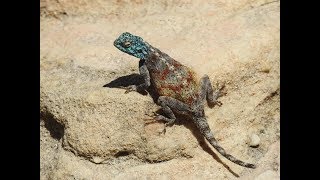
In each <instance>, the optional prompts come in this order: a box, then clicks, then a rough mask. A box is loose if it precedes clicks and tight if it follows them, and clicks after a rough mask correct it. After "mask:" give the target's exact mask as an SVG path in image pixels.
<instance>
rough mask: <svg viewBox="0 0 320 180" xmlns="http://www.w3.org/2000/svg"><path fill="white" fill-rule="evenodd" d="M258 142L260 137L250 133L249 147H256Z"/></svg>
mask: <svg viewBox="0 0 320 180" xmlns="http://www.w3.org/2000/svg"><path fill="white" fill-rule="evenodd" d="M259 143H260V138H259V136H258V135H256V134H252V135H251V137H250V146H251V147H258V146H259Z"/></svg>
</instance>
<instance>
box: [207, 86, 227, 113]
mask: <svg viewBox="0 0 320 180" xmlns="http://www.w3.org/2000/svg"><path fill="white" fill-rule="evenodd" d="M215 87H216V90H215V92H213V100H212V101H208V105H209V107H210V108H212V107H214V106H215V105H217V106H219V107H220V106H221V105H222V102H221V101H218V100H217V99H218V98H219V97H222V96H224V95H226V94H227V92H226V90H225V87H226V86H225V84H224V83H223V84H222V85H221V84H219V83H217V84H216V86H215Z"/></svg>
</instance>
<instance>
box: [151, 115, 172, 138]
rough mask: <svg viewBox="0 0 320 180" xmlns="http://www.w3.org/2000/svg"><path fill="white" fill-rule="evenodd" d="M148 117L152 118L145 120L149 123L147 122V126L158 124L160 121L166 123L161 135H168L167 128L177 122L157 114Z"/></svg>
mask: <svg viewBox="0 0 320 180" xmlns="http://www.w3.org/2000/svg"><path fill="white" fill-rule="evenodd" d="M147 116H150V117H151V118H149V119H145V120H148V121H147V122H145V125H148V124H153V123H157V122H159V121H165V123H164V124H163V125H164V126H163V130H162V131H161V133H160V134H162V133H163V134H165V133H166V127H167V126H172V125H173V123H174V122H175V119H170V118H167V117H165V116H163V115H161V114H158V113H156V112H153V115H148V114H147Z"/></svg>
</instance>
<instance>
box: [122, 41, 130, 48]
mask: <svg viewBox="0 0 320 180" xmlns="http://www.w3.org/2000/svg"><path fill="white" fill-rule="evenodd" d="M123 46H124V47H126V48H128V47H130V46H131V43H130V42H129V41H126V42H124V43H123Z"/></svg>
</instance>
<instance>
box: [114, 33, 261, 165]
mask: <svg viewBox="0 0 320 180" xmlns="http://www.w3.org/2000/svg"><path fill="white" fill-rule="evenodd" d="M114 45H115V46H116V47H117V48H118V49H119V50H121V51H123V52H125V53H127V54H130V55H132V56H135V57H137V58H140V62H139V71H140V74H141V75H142V76H143V78H144V83H142V84H140V85H138V86H136V85H132V86H129V87H127V91H126V92H130V91H137V90H140V89H146V88H148V87H149V86H151V85H152V86H153V88H154V89H155V91H156V92H157V93H158V94H159V98H158V100H157V104H158V105H160V106H161V107H162V110H163V111H164V113H165V114H166V115H167V117H165V116H162V115H157V116H156V118H155V119H156V120H162V121H165V122H166V125H170V124H173V123H174V121H175V120H176V117H175V115H174V113H173V112H182V113H184V114H188V115H189V116H190V117H191V119H192V120H193V122H194V123H195V124H196V126H197V128H198V129H199V131H200V132H201V134H202V135H203V136H204V137H205V138H206V139H207V140H208V142H209V143H210V144H211V145H212V146H213V147H214V148H215V149H216V150H217V151H218V152H219V153H220V154H221V155H223V156H224V157H226V158H227V159H229V160H230V161H232V162H234V163H236V164H238V165H240V166H244V167H247V168H255V167H256V166H255V165H254V164H250V163H245V162H243V161H241V160H238V159H236V158H235V157H233V156H232V155H230V154H227V153H226V152H225V150H224V149H223V148H222V147H221V146H220V145H219V144H218V142H217V141H216V139H215V138H214V136H213V133H212V131H211V129H210V127H209V125H208V123H207V120H206V118H205V114H204V105H203V104H204V102H205V100H207V102H208V104H209V105H215V104H217V105H221V103H220V102H219V101H218V100H217V99H218V98H219V97H220V96H221V95H222V93H221V92H220V90H221V89H219V90H215V91H214V90H213V88H212V85H211V82H210V80H209V77H208V76H207V75H204V76H203V77H202V78H201V79H200V81H197V79H196V78H195V73H194V72H193V71H192V70H191V69H190V68H188V67H186V66H184V65H182V64H181V63H179V62H178V61H176V60H174V59H173V58H171V57H170V56H168V55H167V54H165V53H163V52H161V51H160V50H158V49H157V48H154V47H152V46H151V45H149V44H148V43H147V42H145V41H143V39H142V38H141V37H139V36H134V35H132V34H130V33H127V32H126V33H123V34H121V35H120V36H119V38H118V39H116V40H115V42H114Z"/></svg>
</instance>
